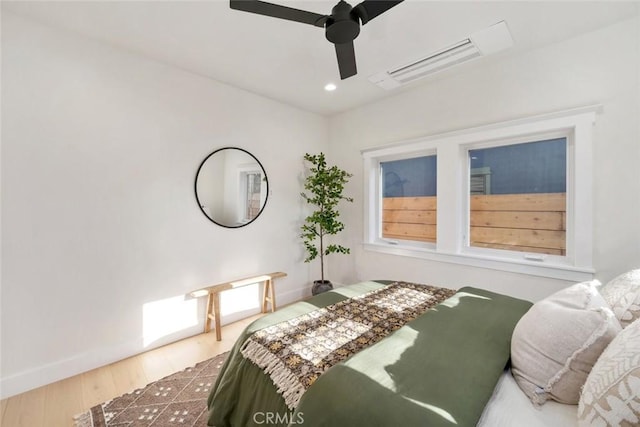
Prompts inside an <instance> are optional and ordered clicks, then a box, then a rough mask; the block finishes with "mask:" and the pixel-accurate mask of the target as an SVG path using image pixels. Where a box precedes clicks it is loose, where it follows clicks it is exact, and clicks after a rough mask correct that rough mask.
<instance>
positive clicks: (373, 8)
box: [353, 0, 403, 25]
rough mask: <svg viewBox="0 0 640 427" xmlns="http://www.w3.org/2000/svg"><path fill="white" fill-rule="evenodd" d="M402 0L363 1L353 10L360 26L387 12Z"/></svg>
mask: <svg viewBox="0 0 640 427" xmlns="http://www.w3.org/2000/svg"><path fill="white" fill-rule="evenodd" d="M402 1H403V0H395V1H393V0H391V1H386V0H364V1H363V2H362V3H360V4H359V5H357V6H356V7H354V8H353V10H354V11H355V13H356V15H358V18H360V22H361V23H362V25H364V24H366V23H367V22H369V21H371V20H372V19H373V18H375V17H376V16H378V15H381V14H383V13H384V12H386V11H387V10H389V9H391V8H392V7H393V6H395V5H397V4H398V3H402Z"/></svg>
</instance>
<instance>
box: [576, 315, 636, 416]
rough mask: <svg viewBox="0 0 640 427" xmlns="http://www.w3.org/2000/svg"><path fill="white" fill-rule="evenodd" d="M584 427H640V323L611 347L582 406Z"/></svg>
mask: <svg viewBox="0 0 640 427" xmlns="http://www.w3.org/2000/svg"><path fill="white" fill-rule="evenodd" d="M578 425H579V426H580V427H587V426H589V427H596V426H598V427H600V426H629V427H631V426H638V425H640V319H638V320H636V321H635V322H633V323H631V324H630V325H629V326H627V327H626V328H625V329H624V330H623V331H622V332H620V333H619V334H618V336H617V337H616V338H615V339H614V340H613V341H612V342H611V344H609V346H608V347H607V348H606V350H605V351H604V352H603V353H602V355H601V356H600V358H599V359H598V361H597V362H596V364H595V365H594V366H593V369H592V370H591V373H590V374H589V377H588V378H587V382H586V383H585V385H584V389H583V391H582V396H581V397H580V403H579V404H578Z"/></svg>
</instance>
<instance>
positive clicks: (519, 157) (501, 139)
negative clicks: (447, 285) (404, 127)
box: [362, 107, 598, 280]
mask: <svg viewBox="0 0 640 427" xmlns="http://www.w3.org/2000/svg"><path fill="white" fill-rule="evenodd" d="M597 111H598V107H585V108H582V109H576V110H572V111H567V112H560V113H553V114H549V115H545V116H539V117H532V118H528V119H521V120H516V121H511V122H506V123H497V124H492V125H488V126H483V127H478V128H474V129H468V130H463V131H457V132H451V133H447V134H442V135H436V136H430V137H424V138H420V139H416V140H412V141H404V142H401V143H396V144H393V145H390V146H387V147H382V148H375V149H370V150H364V151H363V152H362V155H363V159H364V170H365V185H366V189H367V190H366V192H365V204H364V220H365V236H364V247H365V249H367V250H373V251H378V252H385V253H393V254H396V255H405V256H411V257H419V258H425V259H433V260H438V261H444V262H452V263H460V264H466V265H473V266H478V267H485V268H491V269H499V270H505V271H514V272H521V273H526V274H533V275H540V276H546V277H555V278H560V279H566V280H588V279H591V278H592V274H593V268H592V233H593V230H592V205H591V198H592V196H591V192H592V184H591V171H592V163H593V160H592V148H591V145H592V127H593V123H594V121H595V115H596V112H597ZM436 205H437V208H436ZM578 231H579V232H578ZM436 236H437V238H436Z"/></svg>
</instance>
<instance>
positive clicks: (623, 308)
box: [600, 269, 640, 328]
mask: <svg viewBox="0 0 640 427" xmlns="http://www.w3.org/2000/svg"><path fill="white" fill-rule="evenodd" d="M600 293H601V294H602V296H603V297H604V299H605V301H607V303H609V306H610V307H611V309H612V310H613V313H614V314H615V315H616V317H617V318H618V320H619V321H620V325H622V327H623V328H624V327H626V326H627V325H629V324H631V322H633V321H634V320H636V319H638V318H640V269H637V270H631V271H629V272H627V273H624V274H621V275H619V276H618V277H616V278H615V279H613V280H612V281H610V282H609V283H607V284H606V285H604V286H603V287H602V288H601V289H600Z"/></svg>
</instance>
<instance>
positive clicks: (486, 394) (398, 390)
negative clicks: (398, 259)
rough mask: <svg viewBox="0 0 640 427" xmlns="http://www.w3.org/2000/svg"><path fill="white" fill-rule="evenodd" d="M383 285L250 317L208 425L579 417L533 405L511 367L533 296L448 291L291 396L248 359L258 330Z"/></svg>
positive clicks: (565, 409) (542, 421)
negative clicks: (514, 342)
mask: <svg viewBox="0 0 640 427" xmlns="http://www.w3.org/2000/svg"><path fill="white" fill-rule="evenodd" d="M389 286H393V285H390V282H389V281H368V282H361V283H358V284H354V285H350V286H345V287H341V288H338V289H335V290H333V291H330V292H327V293H324V294H320V295H317V296H315V297H313V298H311V299H309V300H307V301H304V302H299V303H296V304H292V305H290V306H287V307H285V308H283V309H280V310H278V311H277V312H275V313H272V314H269V315H267V316H264V317H262V318H260V319H258V320H256V321H255V322H253V323H252V324H251V325H249V326H248V327H247V328H246V329H245V331H244V332H243V333H242V334H241V336H240V337H239V339H238V341H237V342H236V344H235V346H234V347H233V349H232V350H231V353H230V356H229V357H228V359H227V360H226V362H225V364H224V366H223V367H222V370H221V372H220V375H219V376H218V379H217V381H216V384H215V386H214V388H213V389H212V391H211V394H210V396H209V400H208V405H209V419H208V423H209V425H211V426H218V427H220V426H249V425H262V424H269V425H296V424H303V425H305V426H357V425H368V426H376V425H377V426H395V425H402V426H414V425H415V426H458V427H460V426H476V425H480V426H487V427H488V426H491V427H498V426H512V425H514V421H516V420H517V425H521V426H531V427H535V426H553V425H558V426H572V425H575V424H576V423H575V421H574V420H575V416H576V415H575V411H576V409H575V407H574V406H572V405H561V404H555V405H545V406H544V409H543V410H540V409H537V408H534V407H533V405H532V404H531V403H530V402H529V400H528V399H527V398H526V396H525V395H524V394H523V393H522V392H521V391H520V390H519V389H518V386H517V385H516V384H515V382H514V381H513V378H512V377H511V375H510V373H509V371H508V362H509V354H510V342H511V334H512V331H513V329H514V327H515V325H516V324H517V322H518V320H519V319H520V318H521V317H522V315H523V314H524V313H526V312H527V310H529V308H530V307H531V303H530V302H528V301H523V300H520V299H516V298H512V297H509V296H506V295H501V294H496V293H493V292H489V291H486V290H482V289H476V288H472V287H465V288H461V289H459V290H458V291H457V292H455V294H453V291H452V294H453V295H452V296H450V297H448V298H446V299H444V300H443V301H442V302H440V303H438V304H437V305H434V306H432V307H430V308H429V309H427V310H426V311H425V312H424V314H421V315H419V316H417V317H416V318H415V319H413V320H411V321H410V322H408V323H406V324H405V325H404V326H401V327H399V328H398V329H397V330H395V331H394V332H393V333H391V334H390V335H388V336H386V337H385V338H382V339H380V340H378V341H376V342H374V343H372V344H370V345H368V346H367V347H366V348H365V349H363V350H361V351H358V352H357V353H355V354H353V355H350V356H349V357H348V358H346V359H345V360H342V361H340V362H339V363H336V364H335V365H333V366H332V367H331V368H330V369H328V370H326V371H325V372H324V373H322V375H321V376H319V377H318V378H315V377H314V379H313V381H312V382H311V385H309V386H308V387H307V388H306V389H305V390H304V392H303V393H300V395H299V396H297V398H295V399H293V400H294V401H295V403H294V404H292V403H291V401H292V398H291V393H289V395H287V390H286V389H283V387H282V384H280V385H279V386H276V385H275V383H277V382H278V381H276V380H275V379H274V378H275V376H274V375H275V374H274V373H273V369H271V371H270V370H269V369H267V368H265V366H263V367H262V368H261V367H259V366H258V365H259V364H260V363H257V362H256V361H255V360H254V361H252V360H250V358H248V357H247V352H248V350H247V349H248V348H250V345H249V342H251V341H252V340H253V339H254V337H255V334H256V333H259V331H267V330H275V329H273V328H274V327H276V326H277V325H280V324H282V323H283V322H291V321H297V320H296V319H299V318H304V317H305V316H309V315H311V314H312V313H316V312H318V311H319V310H322V309H326V308H327V307H333V306H335V305H339V304H342V303H344V302H346V301H348V300H349V299H353V298H361V297H362V295H368V294H371V293H375V292H379V291H381V290H383V289H385V288H387V287H389ZM267 328H271V329H267ZM266 335H268V334H266ZM243 353H244V354H243ZM265 371H266V372H265ZM278 387H280V391H278ZM283 396H286V397H283ZM554 422H555V423H556V424H553V423H554ZM527 423H528V424H527Z"/></svg>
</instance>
